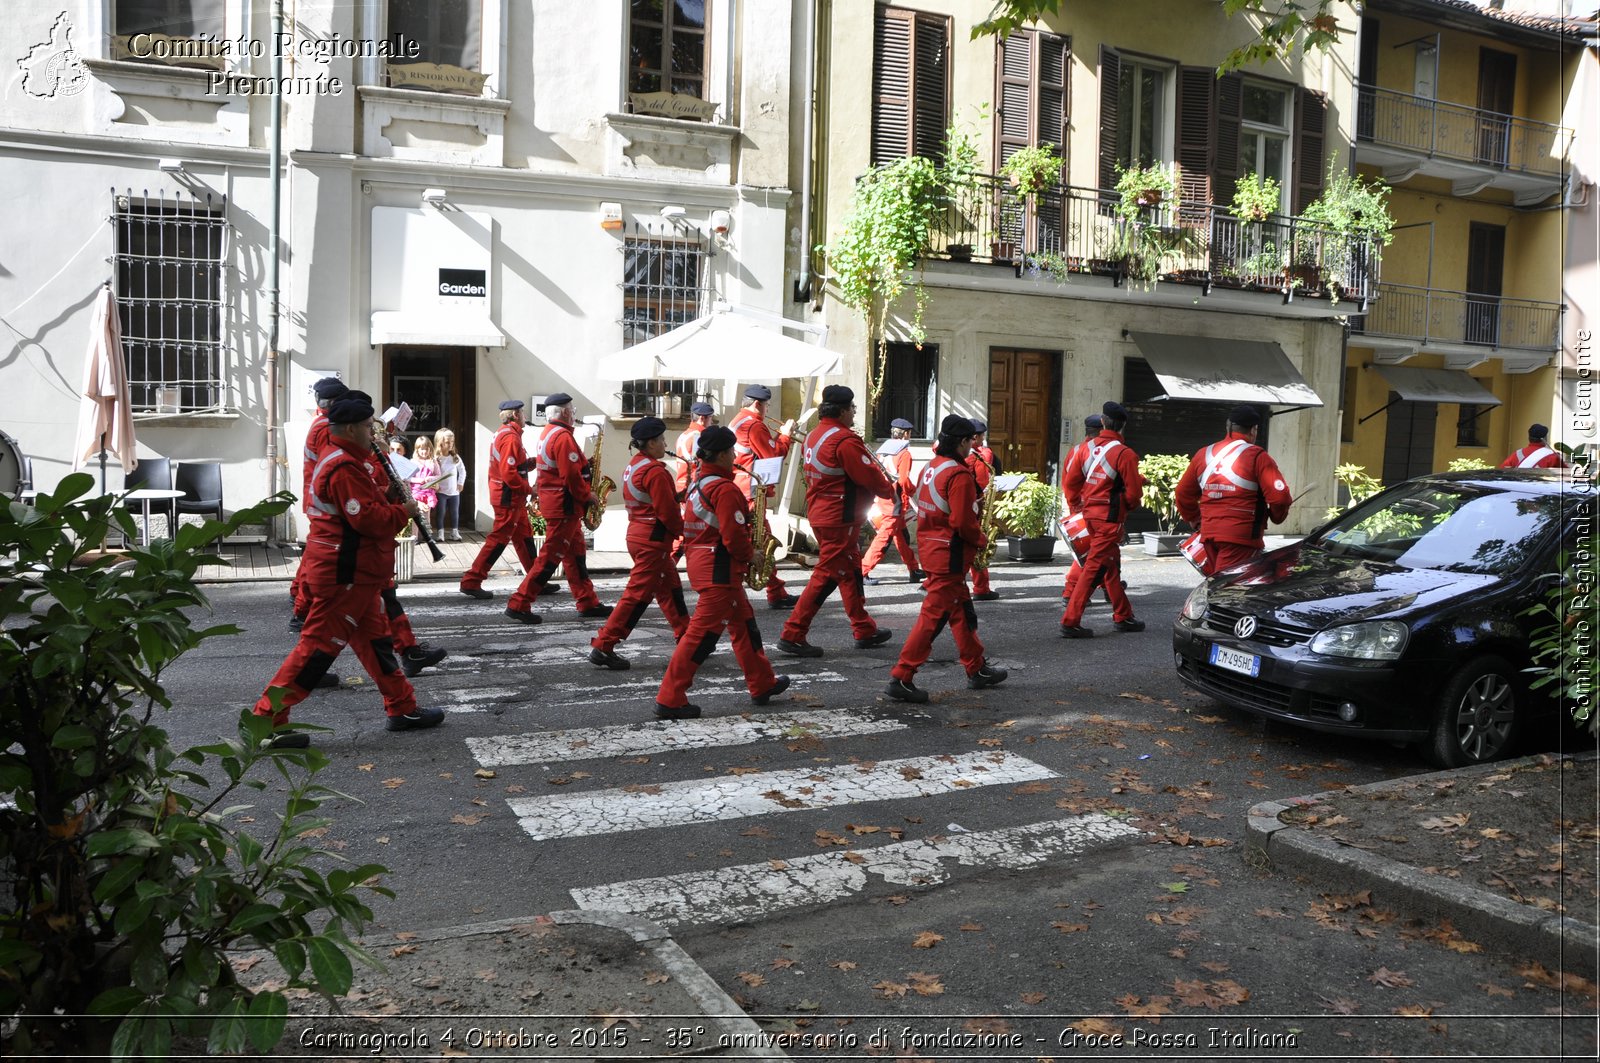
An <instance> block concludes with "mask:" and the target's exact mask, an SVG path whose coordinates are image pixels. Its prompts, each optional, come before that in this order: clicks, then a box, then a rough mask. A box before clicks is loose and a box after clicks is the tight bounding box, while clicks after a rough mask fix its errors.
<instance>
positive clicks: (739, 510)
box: [683, 469, 751, 590]
mask: <svg viewBox="0 0 1600 1063" xmlns="http://www.w3.org/2000/svg"><path fill="white" fill-rule="evenodd" d="M683 537H684V553H685V554H686V555H687V557H688V562H689V566H688V567H689V585H690V586H692V587H694V588H695V589H696V590H700V589H702V588H704V587H710V586H713V585H719V586H737V585H738V584H740V583H743V582H744V577H745V573H746V572H748V571H749V570H750V556H751V551H750V505H749V503H747V502H746V501H745V499H744V492H743V491H741V490H739V488H738V485H736V484H735V483H734V482H733V481H732V480H731V479H729V478H728V476H727V474H725V473H724V472H723V471H722V470H721V469H714V470H712V471H710V472H707V473H705V474H704V475H702V476H701V477H700V478H699V479H698V480H696V481H695V482H694V483H693V484H691V485H690V487H689V497H688V498H687V499H685V500H684V503H683Z"/></svg>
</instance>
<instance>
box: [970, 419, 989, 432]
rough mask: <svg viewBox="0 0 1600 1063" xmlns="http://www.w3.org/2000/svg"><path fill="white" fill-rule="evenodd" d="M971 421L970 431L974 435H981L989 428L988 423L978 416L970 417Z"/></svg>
mask: <svg viewBox="0 0 1600 1063" xmlns="http://www.w3.org/2000/svg"><path fill="white" fill-rule="evenodd" d="M971 421H972V432H973V434H974V435H980V436H981V435H983V433H985V432H987V431H988V430H989V426H988V424H987V423H985V422H983V421H980V420H978V418H976V417H973V418H971Z"/></svg>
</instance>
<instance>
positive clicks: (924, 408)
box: [872, 343, 939, 439]
mask: <svg viewBox="0 0 1600 1063" xmlns="http://www.w3.org/2000/svg"><path fill="white" fill-rule="evenodd" d="M938 402H939V346H938V344H935V343H924V344H923V345H922V346H920V347H918V346H917V345H916V344H914V343H891V344H889V345H888V347H887V350H886V359H885V361H884V364H883V392H882V394H880V395H879V396H878V402H877V405H876V406H874V407H873V410H872V435H873V438H875V439H887V438H888V436H889V422H890V421H893V420H894V419H895V418H896V417H903V418H905V419H906V420H908V421H910V422H911V424H912V425H913V426H914V427H913V428H912V429H911V435H912V438H914V439H931V438H932V437H933V436H934V435H935V434H936V432H935V430H936V429H937V428H938Z"/></svg>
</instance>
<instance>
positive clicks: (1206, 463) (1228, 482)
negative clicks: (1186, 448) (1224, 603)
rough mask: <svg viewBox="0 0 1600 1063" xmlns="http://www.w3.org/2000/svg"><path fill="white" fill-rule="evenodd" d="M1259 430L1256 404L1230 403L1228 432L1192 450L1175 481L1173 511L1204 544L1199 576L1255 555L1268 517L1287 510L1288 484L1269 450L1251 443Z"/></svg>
mask: <svg viewBox="0 0 1600 1063" xmlns="http://www.w3.org/2000/svg"><path fill="white" fill-rule="evenodd" d="M1260 432H1261V414H1260V413H1259V412H1258V411H1257V410H1256V408H1255V407H1253V406H1235V407H1234V408H1233V409H1232V410H1231V411H1229V413H1228V435H1227V437H1226V438H1225V439H1223V440H1221V441H1220V442H1217V443H1213V444H1211V445H1210V446H1209V447H1203V448H1202V449H1200V450H1198V451H1196V452H1195V455H1194V457H1193V458H1191V459H1190V460H1189V467H1188V468H1187V469H1185V470H1183V476H1182V478H1181V479H1179V480H1178V487H1177V491H1176V494H1175V497H1176V501H1177V504H1178V516H1180V517H1182V518H1183V519H1184V520H1186V521H1188V522H1189V523H1190V524H1193V525H1194V526H1195V527H1196V528H1199V529H1200V541H1201V543H1203V544H1204V545H1205V551H1206V552H1205V561H1204V563H1203V564H1202V565H1201V566H1200V571H1201V573H1202V574H1203V575H1207V576H1210V575H1213V574H1215V573H1217V572H1221V571H1222V570H1223V569H1225V568H1232V567H1233V566H1234V565H1242V564H1244V563H1245V562H1246V561H1250V560H1252V559H1254V558H1255V557H1256V556H1257V555H1259V554H1260V553H1261V550H1262V548H1263V547H1264V546H1265V545H1266V544H1265V543H1264V542H1263V541H1262V539H1261V533H1262V532H1264V531H1265V530H1266V527H1267V518H1268V517H1270V518H1272V523H1274V524H1282V523H1283V521H1284V518H1286V517H1288V515H1289V503H1290V502H1291V501H1292V498H1291V496H1290V494H1289V485H1288V484H1286V483H1284V482H1283V473H1282V472H1280V471H1279V470H1278V463H1277V462H1275V461H1273V460H1272V455H1271V454H1268V453H1267V451H1266V448H1264V447H1259V446H1257V445H1256V438H1257V437H1258V436H1259V434H1260Z"/></svg>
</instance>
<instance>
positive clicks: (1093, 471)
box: [1061, 402, 1144, 639]
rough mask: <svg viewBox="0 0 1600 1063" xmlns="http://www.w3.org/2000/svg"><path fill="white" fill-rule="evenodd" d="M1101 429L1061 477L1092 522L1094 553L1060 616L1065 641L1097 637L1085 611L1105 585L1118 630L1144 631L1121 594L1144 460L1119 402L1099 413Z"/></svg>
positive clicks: (1072, 501)
mask: <svg viewBox="0 0 1600 1063" xmlns="http://www.w3.org/2000/svg"><path fill="white" fill-rule="evenodd" d="M1100 420H1101V429H1100V434H1099V435H1098V436H1096V437H1095V440H1094V443H1093V445H1092V446H1090V448H1089V451H1088V453H1087V454H1085V455H1084V457H1083V459H1082V460H1081V461H1079V462H1078V463H1077V464H1075V465H1069V466H1068V467H1067V468H1066V469H1065V470H1063V474H1062V488H1063V490H1064V491H1065V492H1066V494H1067V502H1068V504H1070V505H1071V506H1072V508H1073V509H1074V510H1082V511H1083V515H1084V516H1085V517H1086V518H1087V519H1088V521H1089V534H1090V535H1091V537H1092V538H1091V539H1090V542H1089V554H1088V556H1087V557H1085V558H1084V560H1083V571H1082V572H1081V573H1079V575H1078V582H1077V583H1076V584H1075V585H1074V586H1073V588H1072V597H1071V598H1069V599H1067V608H1066V612H1064V613H1062V614H1061V637H1062V638H1066V639H1087V638H1093V637H1094V632H1093V631H1092V630H1090V629H1089V628H1086V627H1084V626H1083V609H1084V606H1086V605H1088V604H1089V595H1090V594H1092V593H1094V589H1095V587H1096V586H1098V585H1100V584H1101V583H1102V581H1103V582H1104V584H1105V588H1106V595H1107V597H1109V598H1110V599H1111V620H1112V623H1113V625H1114V626H1115V627H1116V629H1117V630H1118V631H1143V630H1144V621H1142V620H1135V619H1134V616H1133V606H1132V605H1131V604H1130V603H1129V602H1128V596H1127V594H1126V593H1124V592H1123V589H1122V533H1123V525H1124V524H1126V523H1127V519H1128V513H1129V511H1131V510H1134V509H1137V508H1138V507H1139V502H1140V498H1141V495H1142V494H1143V490H1144V477H1142V476H1140V475H1139V455H1137V454H1135V453H1134V452H1133V448H1132V447H1130V446H1128V445H1127V444H1126V443H1124V442H1123V441H1122V429H1123V427H1124V426H1125V425H1126V424H1127V423H1128V411H1126V410H1124V409H1123V408H1122V406H1121V405H1120V404H1119V403H1115V402H1108V403H1106V404H1105V405H1104V406H1102V407H1101V409H1100Z"/></svg>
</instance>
